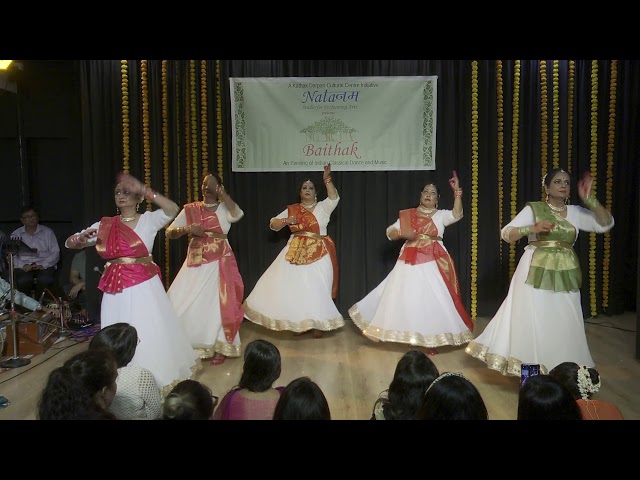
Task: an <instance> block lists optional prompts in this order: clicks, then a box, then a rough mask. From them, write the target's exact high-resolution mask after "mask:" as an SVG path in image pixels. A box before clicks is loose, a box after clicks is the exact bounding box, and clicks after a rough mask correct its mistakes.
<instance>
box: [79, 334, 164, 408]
mask: <svg viewBox="0 0 640 480" xmlns="http://www.w3.org/2000/svg"><path fill="white" fill-rule="evenodd" d="M138 343H139V338H138V332H137V330H136V328H135V327H134V326H133V325H130V324H128V323H124V322H122V323H114V324H113V325H109V326H108V327H105V328H103V329H102V330H100V331H99V332H98V333H96V335H95V336H94V337H93V339H92V340H91V343H90V344H89V349H90V350H93V349H97V348H106V349H108V350H110V351H111V352H112V353H113V355H114V357H115V359H116V364H117V366H118V380H117V382H116V383H117V385H118V392H117V393H116V396H115V398H114V399H113V402H112V403H111V406H110V408H109V409H110V410H111V411H112V412H113V414H114V415H115V416H116V417H118V419H120V420H136V419H137V420H144V419H146V420H154V419H157V418H160V414H161V410H162V399H161V397H160V387H158V384H157V383H156V380H155V378H154V376H153V374H152V373H151V372H150V371H149V370H147V369H146V368H142V367H140V366H139V365H130V362H131V359H133V356H134V355H135V353H136V348H137V347H138Z"/></svg>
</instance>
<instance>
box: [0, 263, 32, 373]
mask: <svg viewBox="0 0 640 480" xmlns="http://www.w3.org/2000/svg"><path fill="white" fill-rule="evenodd" d="M7 257H8V259H9V279H10V280H11V333H12V334H13V335H12V336H13V356H12V357H11V358H9V359H7V360H5V361H4V362H0V367H2V368H18V367H24V366H25V365H29V364H30V363H31V360H29V359H28V358H24V357H23V358H20V357H18V329H17V323H18V320H17V318H18V316H19V314H18V312H16V305H15V290H14V285H13V252H8V253H7Z"/></svg>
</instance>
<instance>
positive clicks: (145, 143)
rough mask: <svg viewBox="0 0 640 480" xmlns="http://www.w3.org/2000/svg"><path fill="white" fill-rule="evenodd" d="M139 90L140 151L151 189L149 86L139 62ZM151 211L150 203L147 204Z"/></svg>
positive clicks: (147, 181)
mask: <svg viewBox="0 0 640 480" xmlns="http://www.w3.org/2000/svg"><path fill="white" fill-rule="evenodd" d="M140 77H141V82H140V86H141V87H140V88H141V93H142V150H143V158H144V183H145V185H146V186H147V187H149V188H151V147H150V141H149V84H148V81H147V61H146V60H140ZM147 210H148V211H151V202H147Z"/></svg>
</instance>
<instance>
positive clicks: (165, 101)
mask: <svg viewBox="0 0 640 480" xmlns="http://www.w3.org/2000/svg"><path fill="white" fill-rule="evenodd" d="M161 68H162V70H161V72H162V73H161V81H162V186H163V190H162V192H163V194H164V196H165V197H169V107H168V105H169V92H168V87H167V60H162V67H161ZM160 240H161V241H162V242H164V284H165V288H166V289H168V288H169V286H170V281H169V258H170V249H169V241H168V240H167V238H166V237H164V236H161V238H160Z"/></svg>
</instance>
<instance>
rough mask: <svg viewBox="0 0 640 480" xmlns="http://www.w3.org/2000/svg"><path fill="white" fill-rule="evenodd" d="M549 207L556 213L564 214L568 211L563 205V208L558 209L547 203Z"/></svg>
mask: <svg viewBox="0 0 640 480" xmlns="http://www.w3.org/2000/svg"><path fill="white" fill-rule="evenodd" d="M547 205H548V206H549V208H550V209H551V210H553V211H554V212H564V211H565V210H566V209H567V206H566V205H562V206H561V207H556V206H555V205H551V204H550V203H549V202H547Z"/></svg>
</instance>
